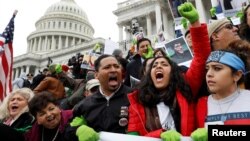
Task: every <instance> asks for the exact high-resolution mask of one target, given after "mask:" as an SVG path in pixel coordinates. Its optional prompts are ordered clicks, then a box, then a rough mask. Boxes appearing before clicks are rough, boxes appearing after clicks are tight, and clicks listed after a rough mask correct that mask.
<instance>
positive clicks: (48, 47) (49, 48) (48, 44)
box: [46, 37, 51, 51]
mask: <svg viewBox="0 0 250 141" xmlns="http://www.w3.org/2000/svg"><path fill="white" fill-rule="evenodd" d="M48 50H51V40H50V39H49V37H47V47H46V51H48Z"/></svg>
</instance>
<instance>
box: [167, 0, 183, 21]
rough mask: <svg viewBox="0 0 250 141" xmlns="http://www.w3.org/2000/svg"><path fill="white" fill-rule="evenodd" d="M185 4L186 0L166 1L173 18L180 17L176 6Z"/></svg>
mask: <svg viewBox="0 0 250 141" xmlns="http://www.w3.org/2000/svg"><path fill="white" fill-rule="evenodd" d="M185 2H187V0H168V3H169V7H170V8H171V13H172V16H173V18H179V17H181V15H180V13H179V12H178V6H179V5H181V4H183V3H185Z"/></svg>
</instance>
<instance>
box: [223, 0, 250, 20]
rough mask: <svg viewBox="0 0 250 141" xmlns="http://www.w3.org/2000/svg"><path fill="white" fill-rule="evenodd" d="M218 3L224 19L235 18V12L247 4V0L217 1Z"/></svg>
mask: <svg viewBox="0 0 250 141" xmlns="http://www.w3.org/2000/svg"><path fill="white" fill-rule="evenodd" d="M219 2H220V4H221V7H222V9H223V13H224V15H225V16H226V17H232V16H235V15H236V13H237V12H239V11H240V10H242V8H244V7H246V6H247V5H248V4H249V0H219Z"/></svg>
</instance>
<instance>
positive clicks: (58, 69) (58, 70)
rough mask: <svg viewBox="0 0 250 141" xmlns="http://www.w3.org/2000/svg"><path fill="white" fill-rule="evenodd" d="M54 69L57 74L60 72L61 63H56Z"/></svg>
mask: <svg viewBox="0 0 250 141" xmlns="http://www.w3.org/2000/svg"><path fill="white" fill-rule="evenodd" d="M55 71H56V73H57V74H58V73H61V72H62V65H60V64H57V65H56V67H55Z"/></svg>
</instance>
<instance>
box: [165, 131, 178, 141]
mask: <svg viewBox="0 0 250 141" xmlns="http://www.w3.org/2000/svg"><path fill="white" fill-rule="evenodd" d="M161 139H162V140H163V141H180V140H181V134H180V133H179V132H177V131H176V130H168V131H165V132H163V133H161Z"/></svg>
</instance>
